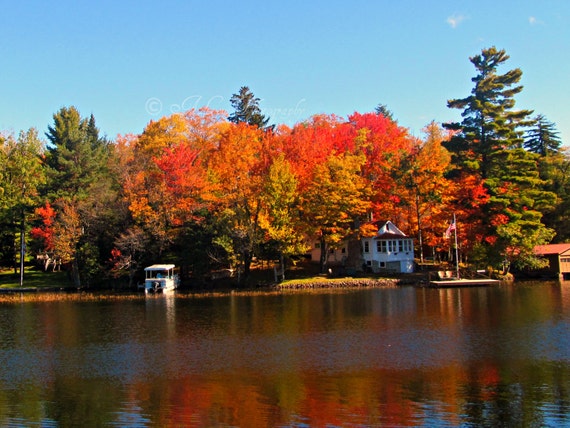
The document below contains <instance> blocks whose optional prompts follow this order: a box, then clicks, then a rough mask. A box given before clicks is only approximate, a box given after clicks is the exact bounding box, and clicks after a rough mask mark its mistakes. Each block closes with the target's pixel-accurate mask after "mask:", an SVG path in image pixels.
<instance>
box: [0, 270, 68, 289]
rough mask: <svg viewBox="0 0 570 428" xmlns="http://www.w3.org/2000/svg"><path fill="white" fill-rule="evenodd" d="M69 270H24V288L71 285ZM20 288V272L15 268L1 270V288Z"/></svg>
mask: <svg viewBox="0 0 570 428" xmlns="http://www.w3.org/2000/svg"><path fill="white" fill-rule="evenodd" d="M71 286H72V284H71V282H70V281H69V278H68V276H67V272H42V271H39V270H35V269H26V270H24V284H23V288H26V289H30V288H32V289H37V290H43V289H46V290H53V289H61V288H67V287H71ZM18 288H20V273H19V272H18V273H16V274H15V273H14V269H10V270H7V269H2V270H0V290H7V289H18Z"/></svg>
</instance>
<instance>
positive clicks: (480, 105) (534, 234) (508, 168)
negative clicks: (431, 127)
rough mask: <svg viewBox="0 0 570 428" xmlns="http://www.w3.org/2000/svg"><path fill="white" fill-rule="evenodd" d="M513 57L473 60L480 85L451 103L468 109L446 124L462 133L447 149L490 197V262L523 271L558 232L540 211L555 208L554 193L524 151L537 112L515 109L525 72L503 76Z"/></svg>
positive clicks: (491, 54) (499, 54)
mask: <svg viewBox="0 0 570 428" xmlns="http://www.w3.org/2000/svg"><path fill="white" fill-rule="evenodd" d="M508 59H509V56H508V55H507V54H506V52H505V51H504V50H498V49H496V48H495V47H491V48H488V49H484V50H483V51H482V53H481V54H480V55H476V56H474V57H472V58H470V60H471V62H472V63H473V65H474V66H475V68H476V70H477V72H478V73H477V75H476V76H475V77H473V78H472V79H471V80H472V81H473V82H474V83H475V86H474V88H473V89H472V91H471V95H469V96H468V97H466V98H461V99H453V100H449V101H448V107H450V108H457V109H462V110H463V112H462V117H463V120H462V121H461V122H460V123H451V124H446V127H447V128H449V129H452V130H455V131H457V134H456V135H455V136H454V137H453V138H451V139H450V141H449V142H448V143H447V144H446V145H447V148H448V149H449V150H450V152H451V153H452V155H453V156H452V161H453V163H454V164H455V168H456V170H455V171H456V173H459V172H460V171H463V172H465V171H467V172H469V173H472V174H475V175H478V176H479V177H480V178H481V180H483V183H484V185H485V188H486V190H487V192H488V193H489V195H490V199H489V202H488V204H487V206H486V209H484V211H485V217H486V219H485V220H484V222H485V224H486V226H487V232H486V236H485V237H484V238H483V239H482V242H481V248H482V249H483V251H482V254H483V256H484V257H486V258H487V260H486V262H492V261H495V262H496V261H498V260H502V261H505V260H506V261H508V262H514V263H517V264H518V265H519V267H524V266H531V265H535V264H536V263H535V262H536V260H534V259H533V256H532V248H533V247H534V246H535V245H538V244H544V243H546V242H548V241H549V240H550V239H552V236H553V231H552V230H550V229H547V228H546V227H545V226H544V224H542V223H541V217H542V214H541V210H544V209H547V207H549V206H552V205H553V203H554V195H553V194H552V193H550V192H546V191H544V184H545V183H544V181H543V180H541V179H540V177H539V173H538V165H537V159H536V157H535V156H533V154H532V153H530V152H527V151H525V150H522V147H523V143H524V138H523V137H524V131H523V129H524V128H525V127H527V126H529V124H531V123H532V122H531V121H530V120H529V115H530V114H531V113H532V111H529V110H515V109H514V106H515V100H514V96H515V95H516V94H518V93H520V92H521V91H522V88H523V87H522V85H520V84H519V82H520V79H521V76H522V71H521V70H520V69H518V68H516V69H513V70H510V71H507V72H506V73H504V74H499V73H498V72H497V68H498V67H499V66H501V65H503V64H504V63H505V62H506V61H507V60H508ZM515 230H516V231H517V233H516V234H515V233H514V232H513V231H515ZM510 232H513V233H510ZM517 236H518V238H517ZM520 236H525V237H527V238H528V239H526V238H525V239H522V238H520Z"/></svg>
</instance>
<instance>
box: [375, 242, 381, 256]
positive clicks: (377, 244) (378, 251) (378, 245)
mask: <svg viewBox="0 0 570 428" xmlns="http://www.w3.org/2000/svg"><path fill="white" fill-rule="evenodd" d="M376 252H377V253H381V252H382V241H376Z"/></svg>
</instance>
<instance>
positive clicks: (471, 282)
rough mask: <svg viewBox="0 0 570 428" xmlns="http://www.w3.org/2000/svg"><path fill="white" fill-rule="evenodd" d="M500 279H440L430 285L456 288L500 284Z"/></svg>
mask: <svg viewBox="0 0 570 428" xmlns="http://www.w3.org/2000/svg"><path fill="white" fill-rule="evenodd" d="M500 283H501V281H499V280H498V279H490V278H478V279H438V280H435V281H430V282H429V286H430V287H435V288H455V287H481V286H488V285H498V284H500Z"/></svg>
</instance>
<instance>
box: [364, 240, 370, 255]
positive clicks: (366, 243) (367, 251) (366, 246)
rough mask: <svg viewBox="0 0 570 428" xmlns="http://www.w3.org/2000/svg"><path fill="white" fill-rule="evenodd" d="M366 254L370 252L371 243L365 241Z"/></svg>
mask: <svg viewBox="0 0 570 428" xmlns="http://www.w3.org/2000/svg"><path fill="white" fill-rule="evenodd" d="M364 252H365V253H369V252H370V243H369V242H368V241H364Z"/></svg>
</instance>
